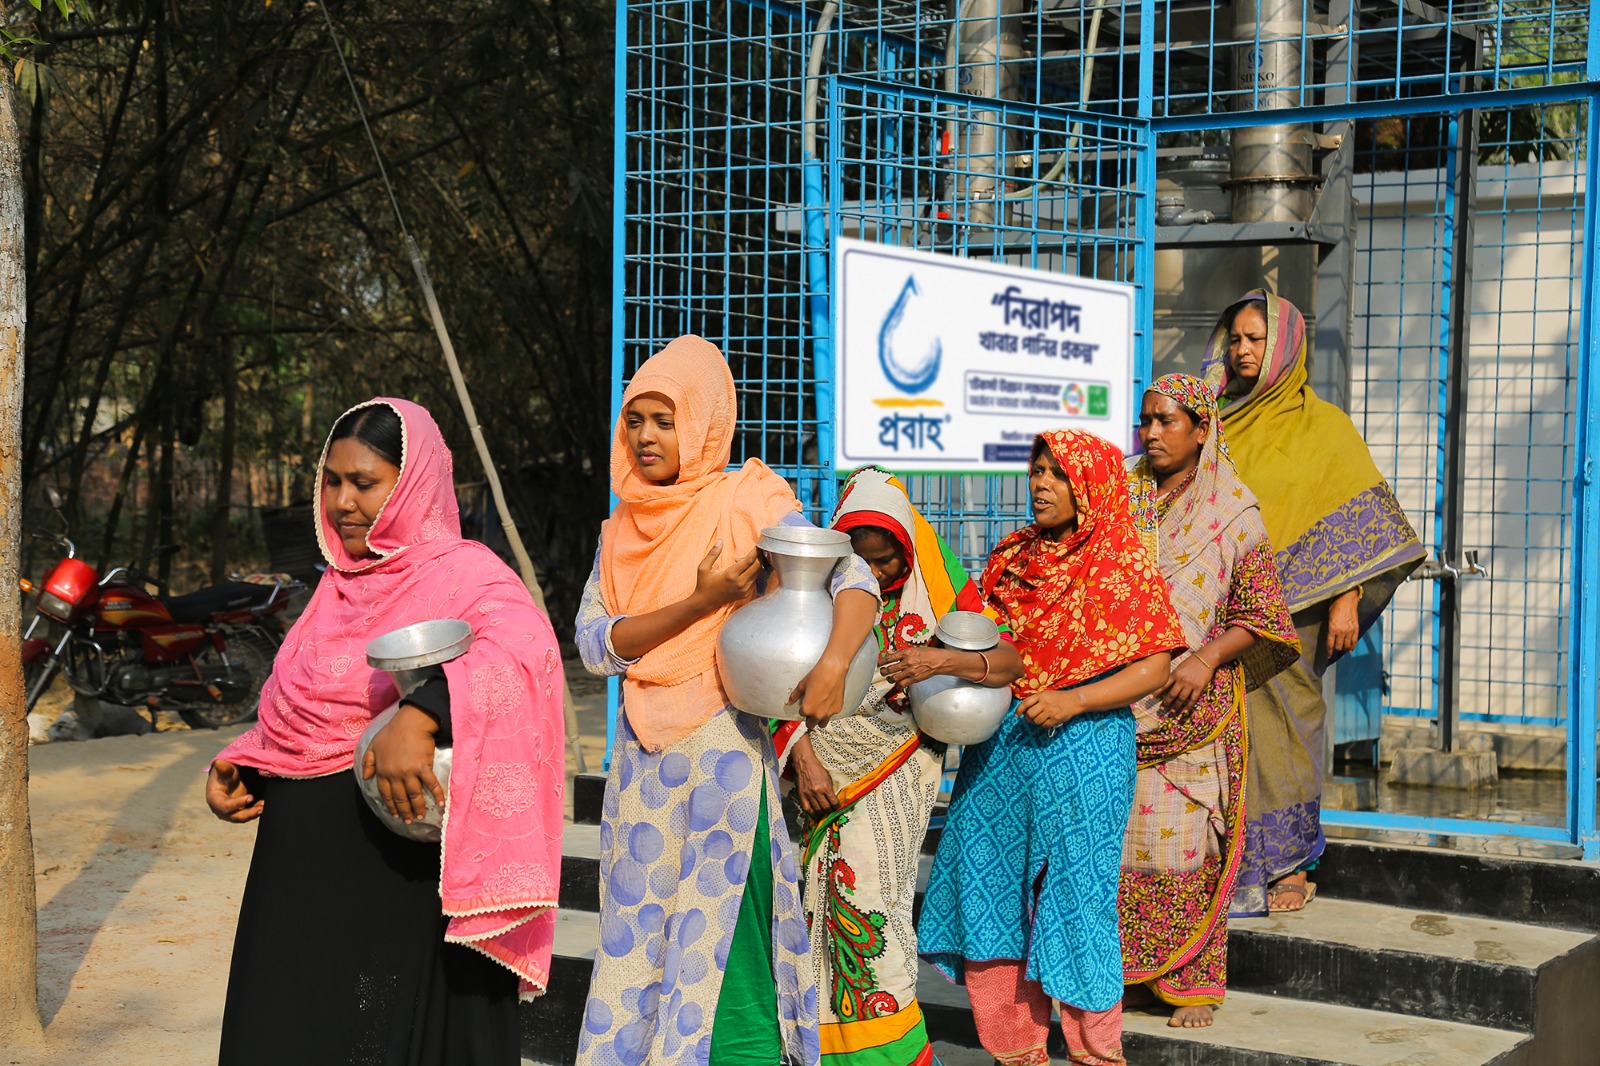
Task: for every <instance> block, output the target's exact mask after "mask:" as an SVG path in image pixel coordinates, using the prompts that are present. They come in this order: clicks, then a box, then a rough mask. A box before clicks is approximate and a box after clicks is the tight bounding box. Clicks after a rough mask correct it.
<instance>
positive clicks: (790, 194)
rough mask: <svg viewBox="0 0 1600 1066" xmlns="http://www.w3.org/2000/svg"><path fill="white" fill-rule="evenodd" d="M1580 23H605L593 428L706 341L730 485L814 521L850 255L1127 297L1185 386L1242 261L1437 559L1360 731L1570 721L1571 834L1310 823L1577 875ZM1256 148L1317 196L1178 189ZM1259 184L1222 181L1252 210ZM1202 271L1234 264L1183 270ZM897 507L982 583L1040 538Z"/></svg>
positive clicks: (650, 17)
mask: <svg viewBox="0 0 1600 1066" xmlns="http://www.w3.org/2000/svg"><path fill="white" fill-rule="evenodd" d="M1597 10H1600V4H1597V3H1595V2H1593V0H1501V2H1468V3H1455V2H1447V3H1445V4H1443V5H1439V4H1431V3H1426V2H1424V0H1400V2H1398V3H1393V2H1391V3H1383V4H1376V3H1374V4H1365V3H1351V2H1350V0H1320V2H1319V0H1238V2H1236V3H1235V4H1234V5H1232V6H1231V7H1228V6H1218V5H1210V4H1197V3H1186V2H1162V3H1157V2H1155V0H1142V2H1136V3H1121V4H1105V3H1098V4H1097V3H1093V2H1082V0H885V2H865V0H843V2H831V0H829V2H821V0H808V2H805V3H780V2H776V0H716V2H704V0H700V2H691V0H631V2H630V0H624V2H622V3H619V5H618V48H617V67H616V115H617V123H616V145H617V151H616V182H615V189H616V200H615V211H616V218H615V226H616V242H615V256H616V272H615V299H614V333H613V336H614V340H613V345H614V346H613V371H614V373H613V389H614V403H613V407H614V408H615V406H616V401H617V400H619V399H620V395H621V391H622V388H623V385H624V384H625V382H626V380H627V378H628V376H629V375H630V374H631V373H632V372H633V371H634V369H635V368H636V367H637V366H638V365H639V363H640V362H642V361H643V360H644V359H645V358H646V357H648V356H649V355H650V354H651V353H652V352H653V351H655V350H656V349H658V348H659V347H660V346H661V345H662V344H664V343H665V342H666V341H668V340H670V339H671V338H672V337H675V336H677V335H679V334H681V333H686V332H694V333H699V334H701V335H703V336H705V337H707V338H708V339H710V340H712V341H713V342H715V343H716V344H718V345H719V346H720V347H721V348H722V349H723V351H724V352H725V353H726V355H727V357H728V360H729V363H730V365H731V367H732V369H733V372H734V377H735V379H736V382H737V384H738V389H739V403H740V433H739V437H738V440H737V443H736V446H735V459H736V461H737V460H742V459H743V458H744V457H745V456H748V455H760V456H762V457H763V458H765V459H766V460H767V461H768V462H769V463H770V464H771V465H772V466H773V467H774V468H775V469H777V470H778V471H779V472H780V473H782V474H783V475H784V476H786V477H788V478H790V479H792V480H793V481H794V483H795V484H796V487H797V491H798V492H799V494H800V496H801V499H802V501H803V502H804V503H805V504H806V506H807V507H808V509H809V511H810V513H811V514H812V517H814V518H816V519H818V520H821V519H824V518H825V517H826V513H827V511H828V509H829V508H830V507H831V505H832V502H833V499H834V496H835V494H836V492H837V482H836V480H835V476H834V471H833V470H832V469H831V458H832V455H831V452H832V447H831V435H832V432H833V423H832V418H833V411H832V384H833V383H832V382H831V380H830V374H831V363H832V357H831V348H830V343H831V337H832V334H831V329H832V319H831V297H832V292H831V289H830V278H829V273H830V263H831V250H832V247H833V244H834V242H835V241H837V240H838V239H839V238H840V237H842V236H850V237H856V238H860V239H865V240H869V241H878V242H881V243H886V244H894V245H899V246H903V247H910V248H917V249H922V250H932V251H939V252H945V253H948V254H952V255H960V256H969V257H982V258H988V259H993V260H997V261H1004V262H1009V263H1015V264H1021V265H1026V266H1032V267H1037V268H1041V269H1045V270H1051V271H1060V272H1065V273H1076V274H1080V275H1083V276H1087V277H1096V278H1102V279H1115V280H1119V281H1124V282H1128V283H1130V284H1132V285H1133V286H1134V287H1135V289H1136V291H1137V294H1138V297H1137V307H1138V315H1137V327H1136V337H1135V344H1136V348H1135V350H1136V352H1137V365H1138V371H1137V374H1138V376H1140V377H1141V378H1142V379H1145V380H1148V376H1149V375H1150V374H1152V373H1154V372H1157V371H1165V370H1170V369H1177V368H1189V369H1193V368H1194V367H1195V366H1196V365H1197V362H1198V355H1199V350H1198V344H1197V337H1198V335H1199V334H1201V333H1203V332H1204V331H1205V330H1207V329H1208V328H1209V321H1210V319H1209V317H1208V316H1209V315H1214V314H1215V309H1216V307H1217V305H1218V300H1216V299H1215V298H1214V297H1215V296H1216V295H1217V292H1215V291H1213V287H1214V285H1215V284H1218V282H1217V281H1216V278H1215V277H1214V276H1207V275H1219V274H1220V275H1223V276H1233V277H1238V276H1239V275H1241V274H1243V275H1247V276H1245V277H1241V278H1240V281H1241V282H1242V283H1239V284H1235V285H1233V286H1232V288H1233V289H1234V290H1236V291H1242V290H1243V289H1245V288H1248V287H1250V286H1251V285H1252V284H1254V283H1256V282H1257V281H1258V280H1260V279H1263V278H1265V279H1267V280H1274V279H1282V280H1283V281H1284V284H1285V286H1286V287H1285V289H1284V290H1283V291H1285V293H1286V295H1290V296H1291V298H1296V300H1297V302H1301V299H1304V300H1305V301H1306V302H1305V303H1304V304H1303V305H1302V306H1305V307H1306V308H1307V310H1308V320H1309V324H1310V328H1311V330H1312V333H1313V336H1314V337H1315V356H1314V359H1315V362H1314V366H1313V374H1314V381H1315V383H1316V385H1317V387H1318V389H1319V391H1321V392H1322V393H1323V394H1324V395H1326V396H1328V397H1329V398H1331V399H1334V400H1335V401H1337V402H1340V403H1342V404H1343V405H1344V406H1345V407H1346V408H1347V409H1348V410H1349V411H1351V413H1352V417H1354V418H1355V419H1356V422H1357V425H1358V426H1360V427H1361V428H1362V430H1363V432H1364V434H1365V436H1366V438H1367V440H1368V442H1369V444H1370V446H1371V448H1372V451H1373V454H1374V457H1375V458H1376V459H1377V461H1378V464H1379V467H1380V469H1381V470H1382V471H1383V472H1384V474H1385V475H1386V476H1387V477H1388V478H1389V479H1390V480H1391V483H1392V484H1393V486H1394V488H1395V490H1396V493H1397V495H1398V496H1399V498H1400V500H1401V502H1402V504H1403V505H1404V506H1405V508H1406V510H1407V512H1408V514H1409V515H1410V516H1411V518H1412V521H1413V524H1414V525H1415V526H1416V527H1417V529H1418V531H1419V533H1420V534H1421V535H1422V537H1423V539H1424V542H1425V543H1426V544H1427V546H1428V547H1429V549H1430V550H1431V551H1432V552H1434V553H1435V554H1436V559H1435V560H1434V561H1433V562H1431V563H1430V565H1429V566H1428V567H1427V568H1426V569H1425V577H1426V578H1427V579H1425V580H1419V581H1415V582H1412V583H1410V584H1408V585H1407V586H1406V588H1405V589H1404V590H1403V591H1402V593H1401V594H1400V596H1399V597H1397V599H1396V601H1395V604H1394V607H1393V608H1392V609H1391V611H1390V612H1389V613H1388V615H1387V616H1386V618H1385V621H1384V627H1383V631H1382V632H1383V638H1382V642H1381V643H1378V642H1376V641H1375V642H1374V643H1373V645H1372V647H1371V648H1370V649H1369V650H1370V652H1371V655H1370V661H1371V662H1372V663H1373V664H1375V666H1374V678H1375V680H1373V681H1372V682H1371V684H1372V685H1376V686H1381V688H1372V689H1369V694H1371V693H1379V695H1377V696H1375V697H1374V700H1373V701H1371V706H1372V708H1374V711H1373V713H1375V714H1376V713H1386V714H1390V715H1399V716H1412V717H1422V718H1431V719H1435V720H1437V721H1438V722H1439V724H1440V726H1441V727H1442V728H1443V730H1444V731H1445V733H1446V734H1447V736H1448V735H1449V734H1450V733H1452V732H1454V731H1456V729H1457V727H1458V726H1459V724H1460V723H1463V722H1465V723H1486V724H1488V725H1495V724H1501V723H1513V724H1515V725H1517V726H1520V727H1527V728H1538V727H1544V728H1549V729H1560V730H1562V731H1564V733H1565V736H1566V737H1567V740H1568V750H1569V760H1568V767H1567V774H1568V776H1567V781H1568V793H1569V804H1568V812H1567V817H1566V819H1565V822H1564V824H1562V825H1559V826H1533V825H1523V824H1511V823H1502V822H1494V821H1475V822H1467V821H1462V820H1456V819H1435V818H1411V817H1403V816H1399V815H1390V814H1383V813H1378V812H1359V811H1351V812H1342V811H1328V812H1327V813H1326V819H1325V820H1326V821H1327V823H1328V824H1329V825H1333V826H1345V827H1349V828H1363V829H1371V828H1378V829H1391V830H1408V831H1414V832H1417V833H1423V834H1461V835H1474V834H1476V835H1500V834H1504V835H1512V836H1522V837H1527V838H1532V839H1534V840H1539V841H1545V842H1551V843H1558V844H1565V845H1568V846H1573V845H1575V846H1578V847H1581V848H1582V850H1583V853H1584V854H1585V855H1586V856H1587V857H1590V858H1600V839H1597V837H1596V834H1595V753H1596V736H1595V717H1596V697H1597V688H1596V681H1595V669H1596V664H1597V653H1600V632H1597V629H1596V615H1595V606H1596V605H1595V596H1594V592H1595V591H1596V590H1597V588H1600V585H1597V578H1600V542H1597V540H1596V537H1597V535H1600V527H1597V520H1600V501H1597V499H1596V497H1595V493H1594V492H1593V490H1592V478H1593V462H1594V454H1595V450H1596V446H1597V445H1596V436H1595V431H1596V430H1597V429H1600V426H1597V425H1596V424H1595V406H1594V402H1593V396H1592V390H1593V388H1594V384H1593V371H1594V369H1595V361H1596V359H1597V358H1600V321H1597V317H1596V307H1597V305H1596V297H1597V282H1596V272H1595V271H1594V269H1593V265H1592V262H1591V260H1592V258H1593V257H1592V256H1591V255H1589V254H1586V253H1587V251H1588V250H1589V249H1593V248H1595V247H1597V237H1600V233H1597V224H1596V212H1595V211H1594V210H1593V209H1592V205H1591V202H1590V198H1589V196H1588V190H1589V189H1591V188H1593V187H1594V185H1593V183H1594V181H1595V180H1596V177H1597V163H1596V154H1595V151H1594V147H1595V143H1596V140H1597V138H1600V110H1597V109H1596V108H1595V106H1594V102H1595V98H1596V95H1597V94H1600V33H1597V31H1596V29H1595V14H1596V11H1597ZM1264 112H1271V125H1270V126H1268V125H1264V124H1263V118H1262V116H1263V113H1264ZM1272 131H1277V132H1276V133H1274V132H1272ZM1283 131H1288V133H1287V135H1285V134H1284V132H1283ZM1264 136H1265V137H1266V139H1267V140H1272V138H1276V141H1274V142H1273V143H1272V144H1271V145H1270V146H1269V147H1270V148H1271V149H1272V150H1275V151H1288V152H1290V153H1291V154H1293V155H1294V157H1295V158H1298V159H1300V160H1301V161H1302V162H1301V164H1297V166H1298V167H1299V169H1298V170H1297V171H1296V172H1294V173H1289V174H1279V175H1276V176H1275V177H1276V179H1277V181H1276V184H1272V183H1271V182H1267V183H1266V184H1264V185H1263V186H1262V188H1263V189H1265V190H1266V191H1267V192H1268V193H1270V194H1271V195H1272V196H1280V195H1281V196H1283V197H1285V198H1291V197H1293V196H1296V195H1301V196H1304V197H1305V198H1306V202H1307V203H1308V204H1309V205H1310V206H1309V207H1308V208H1307V209H1305V210H1303V211H1301V212H1300V213H1299V214H1292V213H1291V215H1289V216H1283V215H1281V214H1277V215H1275V214H1273V213H1272V211H1268V212H1267V213H1266V214H1265V215H1264V216H1263V217H1260V218H1255V217H1248V218H1239V217H1236V218H1234V219H1227V218H1224V217H1223V216H1224V214H1225V212H1224V211H1223V210H1220V209H1219V210H1213V211H1211V212H1209V215H1208V213H1206V212H1202V211H1199V210H1194V209H1193V208H1195V206H1196V204H1197V203H1198V202H1199V200H1198V198H1199V196H1200V195H1201V194H1200V193H1199V192H1198V191H1197V188H1198V187H1197V186H1196V185H1195V184H1193V183H1194V182H1195V181H1197V180H1198V178H1200V177H1203V176H1204V175H1205V174H1206V173H1207V172H1208V170H1211V171H1221V170H1224V169H1226V162H1225V161H1226V158H1227V155H1228V153H1229V152H1230V151H1237V150H1239V147H1240V146H1241V145H1244V144H1246V143H1251V144H1253V143H1255V142H1256V140H1259V139H1261V138H1263V137H1264ZM1263 143H1265V142H1263ZM1269 177H1271V176H1269ZM1256 180H1258V179H1257V178H1255V177H1246V178H1245V179H1243V180H1242V181H1241V178H1240V177H1239V175H1238V174H1237V173H1232V174H1231V175H1230V177H1229V178H1227V179H1225V180H1224V181H1223V182H1222V183H1221V185H1222V187H1223V188H1224V191H1225V192H1226V187H1227V185H1228V183H1230V182H1231V183H1232V184H1233V185H1234V186H1235V190H1234V193H1233V195H1234V197H1235V199H1234V202H1235V203H1239V202H1240V201H1239V199H1238V196H1239V193H1238V188H1237V187H1238V186H1239V185H1240V184H1241V183H1242V184H1248V183H1249V182H1250V181H1256ZM1185 183H1189V184H1187V185H1186V184H1185ZM1213 184H1217V183H1215V182H1213ZM1186 191H1187V193H1188V195H1189V198H1190V202H1189V203H1188V205H1187V206H1186V207H1185V208H1184V209H1183V210H1177V209H1174V208H1173V206H1172V203H1173V201H1175V200H1177V199H1178V196H1179V195H1181V194H1183V193H1185V192H1186ZM1174 192H1176V194H1177V195H1173V194H1174ZM1169 195H1170V196H1171V199H1169V198H1168V197H1169ZM1158 209H1159V212H1160V216H1161V219H1162V222H1163V223H1171V224H1158V221H1157V220H1158ZM1207 249H1221V250H1223V251H1222V252H1220V253H1219V254H1222V255H1223V256H1224V258H1223V259H1221V260H1218V262H1221V263H1224V264H1226V266H1225V269H1222V270H1214V271H1200V270H1196V269H1193V267H1192V265H1191V266H1190V267H1188V268H1185V267H1181V266H1179V267H1174V266H1173V264H1174V263H1180V262H1188V263H1191V264H1192V263H1198V262H1200V261H1201V260H1200V259H1199V258H1195V257H1197V256H1198V255H1199V254H1200V253H1202V252H1204V251H1205V250H1207ZM1183 257H1190V259H1184V258H1183ZM1229 257H1231V258H1229ZM1296 279H1300V280H1296ZM1312 279H1314V281H1313V280H1312ZM1297 284H1300V285H1305V286H1307V287H1308V288H1307V291H1306V292H1305V293H1303V294H1299V295H1297V294H1296V293H1295V292H1293V291H1291V290H1292V289H1293V288H1294V286H1295V285H1297ZM910 487H911V490H912V493H913V496H914V497H915V499H916V501H917V503H918V505H919V507H921V508H922V509H923V511H924V513H926V514H927V515H928V516H929V518H930V519H931V520H933V521H934V522H935V524H936V525H937V526H938V528H939V529H940V531H941V532H942V533H943V534H944V535H945V536H946V538H947V539H948V540H949V541H950V543H951V544H952V545H953V546H954V547H955V548H956V550H957V552H958V553H959V554H960V555H961V556H962V558H963V559H964V560H965V561H966V562H967V563H969V564H970V565H973V566H976V565H979V564H981V562H982V560H983V559H984V557H985V556H986V555H987V552H988V550H989V548H990V547H991V546H992V545H993V544H994V543H995V542H996V541H997V540H998V539H999V537H1000V536H1001V535H1003V534H1004V533H1005V532H1006V531H1008V530H1009V529H1011V528H1013V527H1015V526H1016V525H1017V524H1020V523H1021V522H1022V521H1024V520H1025V518H1026V513H1025V506H1024V502H1025V501H1024V494H1023V487H1022V485H1021V479H1020V476H993V477H922V478H915V479H912V481H911V486H910ZM1468 553H1475V554H1472V555H1469V554H1468ZM1475 569H1483V570H1488V571H1489V576H1488V577H1487V579H1485V578H1484V577H1482V576H1478V575H1475V574H1474V573H1473V571H1474V570H1475ZM1586 592H1587V593H1588V595H1587V597H1586V596H1585V593H1586ZM1341 692H1342V690H1341ZM1341 701H1342V695H1341ZM1366 735H1370V730H1369V731H1368V734H1366Z"/></svg>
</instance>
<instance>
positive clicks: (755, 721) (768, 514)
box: [577, 337, 878, 1066]
mask: <svg viewBox="0 0 1600 1066" xmlns="http://www.w3.org/2000/svg"><path fill="white" fill-rule="evenodd" d="M734 427H735V395H734V388H733V376H732V374H730V373H729V371H728V365H727V362H726V361H725V360H724V359H723V357H722V353H721V352H720V351H718V350H717V348H716V347H715V346H714V345H712V344H711V343H709V342H708V341H705V340H702V339H701V338H699V337H680V338H678V339H677V340H675V341H673V342H672V343H671V344H668V345H667V346H666V347H665V348H664V349H662V351H660V352H659V353H657V354H656V355H655V356H654V357H653V358H651V359H650V360H649V361H647V362H646V363H645V364H644V365H643V366H642V367H640V368H639V372H638V374H636V375H635V376H634V378H633V380H632V382H631V383H630V384H629V385H628V388H627V390H626V391H625V392H624V393H623V396H622V415H621V417H620V418H619V419H618V420H617V427H616V433H615V436H614V438H613V442H612V451H611V486H612V490H613V491H614V492H615V493H616V495H617V498H618V500H619V501H620V502H619V503H618V505H617V508H616V510H614V511H613V512H612V514H611V518H610V519H609V520H608V521H607V522H606V524H605V526H604V527H603V529H602V530H601V534H600V549H599V552H598V553H597V555H596V560H595V572H594V574H593V575H591V577H590V579H589V584H588V587H587V588H586V589H585V592H584V598H583V603H582V605H581V607H580V609H579V615H578V626H577V639H578V646H579V650H580V652H581V653H582V655H583V659H584V664H585V665H586V666H587V667H588V668H589V669H590V670H591V671H593V672H595V673H600V674H611V675H615V674H620V675H622V678H623V684H622V691H623V711H624V713H623V715H622V716H621V717H620V718H619V720H618V723H617V739H616V745H615V747H614V748H613V750H612V757H611V772H610V779H609V780H608V781H607V782H606V795H605V807H604V820H603V822H602V824H601V827H600V848H601V855H600V943H599V947H598V950H597V952H596V954H595V962H594V976H593V979H592V982H591V984H590V988H589V1002H588V1006H587V1009H586V1010H585V1012H584V1019H583V1028H582V1032H581V1034H580V1037H579V1045H578V1061H579V1062H580V1063H585V1064H589V1063H593V1064H600V1063H605V1064H611V1063H624V1064H642V1063H652V1064H655V1066H666V1064H670V1063H680V1062H682V1063H707V1062H709V1063H712V1064H718V1063H740V1064H742V1063H753V1062H771V1063H777V1062H780V1061H783V1059H784V1058H785V1056H786V1055H787V1056H788V1057H790V1058H792V1059H795V1060H798V1061H800V1062H802V1063H815V1062H816V1061H817V1058H818V1045H817V1003H816V988H815V984H814V982H813V981H812V978H811V976H810V975H811V968H810V961H809V956H808V952H809V948H810V942H809V938H808V936H807V933H806V926H805V921H804V919H803V918H802V912H801V908H800V894H799V888H798V876H797V875H798V871H797V869H796V864H795V857H794V851H793V848H792V847H791V845H790V843H789V840H788V836H787V834H786V833H785V832H784V829H783V824H782V819H781V818H779V817H775V816H773V815H772V812H774V811H777V810H778V791H777V776H776V774H775V772H774V767H775V760H774V757H773V747H772V740H771V737H770V735H769V733H768V730H767V724H766V721H765V720H764V719H759V718H756V717H753V716H751V715H747V714H742V713H736V712H735V710H734V708H733V707H731V706H730V705H729V704H728V698H727V695H726V693H725V692H724V691H723V690H722V685H721V682H720V681H719V680H718V678H717V671H716V661H715V653H716V639H717V634H718V632H719V631H720V629H721V627H722V623H723V622H724V621H726V620H727V618H728V616H729V615H730V614H732V613H733V611H734V610H735V609H737V608H738V607H739V606H740V605H742V604H743V603H744V602H745V601H746V600H748V599H749V598H750V597H751V596H752V595H754V594H755V593H756V592H757V591H758V585H759V584H760V579H761V565H760V562H759V560H758V557H757V553H756V539H757V538H758V537H759V535H760V532H761V530H762V529H763V528H765V527H767V526H772V525H778V524H780V523H781V524H790V525H793V524H799V525H805V524H807V523H806V521H805V519H804V518H803V517H801V516H800V514H799V509H800V504H799V501H797V500H796V499H795V497H794V493H793V492H792V491H791V490H790V488H789V485H788V483H787V482H785V481H784V480H783V479H782V478H780V477H778V476H777V475H776V474H774V473H773V472H772V471H771V470H770V469H768V468H767V467H766V465H765V464H763V463H762V462H761V461H760V460H758V459H750V460H748V461H746V462H745V464H744V465H743V466H742V467H741V468H739V469H738V470H732V471H730V470H727V469H726V468H727V466H728V461H729V458H730V456H731V454H732V441H733V434H734ZM832 589H833V594H834V628H833V637H832V639H831V641H830V643H829V645H828V647H827V649H826V650H825V651H824V653H823V656H822V659H821V660H820V661H819V662H818V663H817V665H816V666H815V668H813V669H812V671H811V672H810V674H808V675H807V676H806V678H805V679H804V680H802V681H801V683H800V685H799V687H798V689H797V690H796V694H797V697H798V698H799V701H800V704H801V710H802V712H803V713H804V714H805V716H806V718H807V720H808V721H809V722H810V723H811V724H812V725H813V727H815V726H819V725H821V724H823V723H824V722H826V721H827V719H828V718H829V717H831V716H832V715H834V714H836V713H837V712H838V711H839V710H840V709H841V704H842V703H843V701H844V676H845V670H846V667H847V666H848V664H849V661H850V658H851V656H852V655H853V654H854V652H855V650H856V649H857V648H859V647H860V646H861V644H862V642H863V641H864V640H866V638H867V636H868V634H869V633H871V631H872V625H873V622H874V620H875V618H876V615H877V607H878V586H877V583H876V581H874V579H873V577H872V573H871V571H870V569H869V568H868V567H867V565H866V564H865V563H863V562H862V561H861V560H860V559H858V558H856V557H855V556H850V557H849V558H848V559H846V560H844V561H842V562H841V563H840V564H839V566H838V568H837V569H836V570H835V573H834V577H833V583H832Z"/></svg>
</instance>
